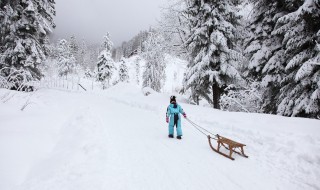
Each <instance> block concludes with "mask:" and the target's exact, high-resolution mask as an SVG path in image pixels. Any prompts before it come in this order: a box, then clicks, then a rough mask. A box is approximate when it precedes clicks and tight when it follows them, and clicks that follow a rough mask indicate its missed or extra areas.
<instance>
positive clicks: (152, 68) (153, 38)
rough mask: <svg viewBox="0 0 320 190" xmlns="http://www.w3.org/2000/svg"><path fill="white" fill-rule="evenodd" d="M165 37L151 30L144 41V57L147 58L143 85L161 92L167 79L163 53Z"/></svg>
mask: <svg viewBox="0 0 320 190" xmlns="http://www.w3.org/2000/svg"><path fill="white" fill-rule="evenodd" d="M163 40H164V39H163V37H162V36H161V35H159V34H157V33H154V32H151V33H150V34H149V38H148V39H147V40H146V41H145V42H144V52H143V54H142V56H143V58H144V59H145V60H146V65H145V70H144V72H143V84H142V86H143V87H150V88H152V89H153V90H155V91H157V92H160V91H161V88H162V86H163V84H164V81H165V78H166V76H165V68H166V65H165V62H164V53H163V46H162V43H163Z"/></svg>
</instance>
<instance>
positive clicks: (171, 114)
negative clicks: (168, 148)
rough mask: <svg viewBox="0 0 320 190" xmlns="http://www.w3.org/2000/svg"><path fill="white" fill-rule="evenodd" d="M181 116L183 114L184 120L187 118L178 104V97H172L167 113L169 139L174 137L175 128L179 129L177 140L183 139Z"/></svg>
mask: <svg viewBox="0 0 320 190" xmlns="http://www.w3.org/2000/svg"><path fill="white" fill-rule="evenodd" d="M180 114H182V115H183V117H184V118H186V117H187V115H186V113H185V112H184V111H183V109H182V108H181V106H180V105H178V104H177V101H176V97H175V96H171V97H170V105H169V106H168V108H167V113H166V122H167V123H169V135H168V137H169V138H173V137H174V135H173V134H174V126H176V127H177V139H181V137H182V129H181V117H180ZM169 118H170V120H169Z"/></svg>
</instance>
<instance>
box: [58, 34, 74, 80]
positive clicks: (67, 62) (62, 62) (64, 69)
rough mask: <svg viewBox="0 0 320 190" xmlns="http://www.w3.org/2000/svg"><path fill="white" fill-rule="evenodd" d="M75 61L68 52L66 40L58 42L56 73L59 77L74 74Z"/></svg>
mask: <svg viewBox="0 0 320 190" xmlns="http://www.w3.org/2000/svg"><path fill="white" fill-rule="evenodd" d="M75 62H76V59H75V58H74V55H73V54H72V53H71V51H70V46H69V44H68V42H67V40H64V39H62V40H60V41H59V44H58V72H59V76H65V77H67V76H68V75H69V74H71V73H72V72H74V68H75Z"/></svg>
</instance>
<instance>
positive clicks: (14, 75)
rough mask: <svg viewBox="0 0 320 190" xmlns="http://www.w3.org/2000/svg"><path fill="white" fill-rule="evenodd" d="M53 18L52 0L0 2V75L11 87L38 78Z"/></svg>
mask: <svg viewBox="0 0 320 190" xmlns="http://www.w3.org/2000/svg"><path fill="white" fill-rule="evenodd" d="M54 15H55V8H54V0H23V1H0V28H1V30H0V47H1V48H0V54H1V59H0V76H2V77H5V78H7V80H8V81H9V82H11V84H12V85H11V87H10V88H12V89H19V86H21V85H22V84H23V83H25V82H27V81H30V80H38V79H40V78H41V72H40V70H39V65H40V64H41V63H42V62H43V61H44V59H45V53H46V51H45V47H44V46H45V42H46V39H47V36H48V35H49V33H50V32H51V27H55V25H54V23H53V16H54Z"/></svg>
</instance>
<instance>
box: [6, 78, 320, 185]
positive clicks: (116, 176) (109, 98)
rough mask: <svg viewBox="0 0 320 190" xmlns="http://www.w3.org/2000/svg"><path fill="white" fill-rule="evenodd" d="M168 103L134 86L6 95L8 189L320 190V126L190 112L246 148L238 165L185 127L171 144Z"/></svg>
mask: <svg viewBox="0 0 320 190" xmlns="http://www.w3.org/2000/svg"><path fill="white" fill-rule="evenodd" d="M168 99H169V94H157V93H153V94H151V95H149V96H143V93H142V91H141V88H140V87H138V86H135V85H132V84H118V85H116V86H114V87H112V88H110V89H108V90H105V91H94V92H81V91H78V92H70V91H65V90H53V89H41V90H39V91H36V92H34V93H32V94H26V93H21V92H14V91H8V90H4V89H0V152H1V156H0V179H1V180H0V189H1V190H2V189H3V190H10V189H14V190H16V189H17V190H44V189H46V190H72V189H77V190H82V189H83V190H88V189H92V190H93V189H94V190H99V189H101V190H104V189H137V190H141V189H175V190H178V189H181V190H185V189H210V190H212V189H217V190H221V189H224V190H234V189H244V190H250V189H254V190H256V189H259V190H264V189H265V190H273V189H279V190H282V189H283V190H287V189H290V190H300V189H320V182H319V179H320V135H319V134H320V121H319V120H312V119H302V118H286V117H280V116H274V115H265V114H247V113H230V112H222V111H218V110H213V109H211V108H204V107H199V106H194V105H188V104H184V103H182V104H181V105H182V107H183V108H184V110H185V111H186V113H187V115H188V117H189V118H190V119H191V120H193V121H194V122H195V123H197V124H199V125H201V126H202V127H205V128H207V129H209V130H210V131H212V132H213V133H219V134H220V135H223V136H226V137H230V138H232V139H234V140H236V141H239V142H242V143H244V144H246V145H247V146H246V147H245V152H246V153H247V154H248V155H249V158H247V159H246V158H243V157H240V156H238V155H234V157H235V161H231V160H229V159H227V158H225V157H223V156H221V155H219V154H216V153H215V152H213V151H212V150H211V149H210V148H209V145H208V142H207V139H206V137H205V136H204V135H203V134H201V133H199V132H198V131H197V130H195V129H194V128H193V127H192V126H191V125H190V124H189V123H187V122H186V121H185V120H183V122H182V125H183V132H184V136H183V140H181V141H179V140H177V139H169V138H168V137H167V124H166V123H165V111H166V106H167V105H168ZM179 101H180V102H185V101H184V100H182V99H179ZM25 106H26V107H25ZM22 108H24V109H23V111H21V109H22Z"/></svg>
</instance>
